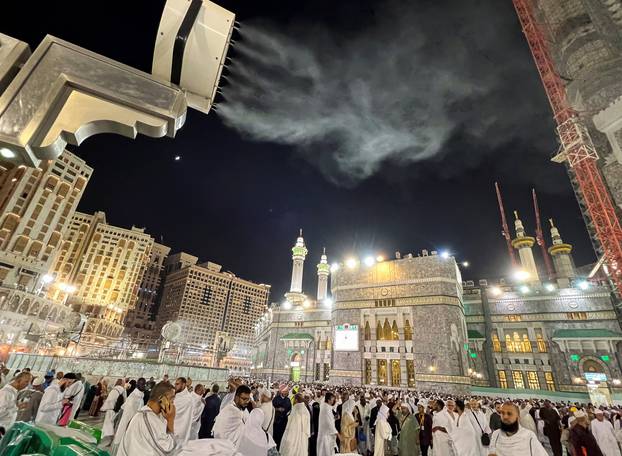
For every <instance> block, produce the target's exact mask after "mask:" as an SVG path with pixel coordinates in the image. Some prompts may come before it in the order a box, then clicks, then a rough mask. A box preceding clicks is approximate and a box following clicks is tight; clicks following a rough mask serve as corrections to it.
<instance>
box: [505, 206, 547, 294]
mask: <svg viewBox="0 0 622 456" xmlns="http://www.w3.org/2000/svg"><path fill="white" fill-rule="evenodd" d="M514 216H515V217H516V220H515V221H514V228H515V229H516V239H513V240H512V247H514V248H515V249H516V250H518V256H519V257H520V262H521V265H522V267H523V270H524V271H525V272H527V273H528V274H529V277H528V278H527V280H526V281H527V282H538V281H539V280H540V277H539V276H538V268H537V267H536V262H535V260H534V259H533V252H532V251H531V248H532V247H533V245H534V244H535V242H536V240H535V238H532V237H530V236H525V228H524V227H523V222H522V221H521V219H519V218H518V212H517V211H514Z"/></svg>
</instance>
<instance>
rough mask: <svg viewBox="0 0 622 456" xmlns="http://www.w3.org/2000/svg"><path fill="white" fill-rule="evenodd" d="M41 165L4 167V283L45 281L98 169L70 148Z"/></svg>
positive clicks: (0, 190) (0, 191)
mask: <svg viewBox="0 0 622 456" xmlns="http://www.w3.org/2000/svg"><path fill="white" fill-rule="evenodd" d="M41 166H42V167H41V168H26V167H25V166H18V167H5V166H2V165H0V281H1V282H2V283H3V285H7V286H16V287H17V288H20V289H25V290H28V291H34V290H37V289H40V288H41V286H42V285H43V283H42V279H43V276H44V275H45V274H46V273H47V272H48V270H49V268H50V265H51V263H52V261H53V260H54V256H55V254H56V252H57V250H58V248H59V247H60V245H61V244H62V242H63V240H64V237H65V232H66V230H67V228H68V227H69V224H70V222H71V218H72V217H73V215H74V212H75V211H76V208H77V206H78V202H79V201H80V198H81V197H82V194H83V193H84V189H85V187H86V184H87V183H88V181H89V179H90V177H91V174H92V172H93V169H92V168H90V167H89V166H87V165H86V163H85V162H84V161H83V160H81V159H80V158H78V157H76V156H75V155H73V154H72V153H70V152H68V151H64V152H63V153H62V154H61V155H60V156H59V157H58V158H57V159H55V160H48V161H44V162H42V163H41Z"/></svg>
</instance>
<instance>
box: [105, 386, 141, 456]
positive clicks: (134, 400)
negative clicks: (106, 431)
mask: <svg viewBox="0 0 622 456" xmlns="http://www.w3.org/2000/svg"><path fill="white" fill-rule="evenodd" d="M145 386H146V381H145V379H144V378H142V377H141V378H139V379H138V380H137V381H136V388H134V391H132V392H131V393H130V395H129V396H128V397H127V400H126V401H125V403H124V404H123V406H122V407H121V411H120V412H119V413H122V415H121V420H120V421H119V425H118V426H117V432H116V433H115V435H114V440H113V442H112V443H113V448H114V449H116V448H118V446H119V445H120V444H121V441H122V440H123V436H125V431H126V430H127V427H128V426H129V424H130V421H132V418H134V415H136V412H138V411H139V410H140V409H141V408H142V407H143V406H144V405H145V404H144V400H143V398H144V396H145V393H144V391H145ZM113 454H114V450H113Z"/></svg>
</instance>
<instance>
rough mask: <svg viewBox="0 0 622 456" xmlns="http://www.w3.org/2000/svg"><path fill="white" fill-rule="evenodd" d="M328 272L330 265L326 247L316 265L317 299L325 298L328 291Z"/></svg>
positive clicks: (320, 300) (322, 299) (319, 300)
mask: <svg viewBox="0 0 622 456" xmlns="http://www.w3.org/2000/svg"><path fill="white" fill-rule="evenodd" d="M329 274H330V266H329V265H328V258H327V257H326V248H324V251H323V253H322V257H321V258H320V263H319V264H318V265H317V300H318V302H322V301H324V300H325V299H326V298H327V293H328V275H329Z"/></svg>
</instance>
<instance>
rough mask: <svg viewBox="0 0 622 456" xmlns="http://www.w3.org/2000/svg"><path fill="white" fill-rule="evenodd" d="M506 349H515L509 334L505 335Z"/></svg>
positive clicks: (510, 350) (511, 350)
mask: <svg viewBox="0 0 622 456" xmlns="http://www.w3.org/2000/svg"><path fill="white" fill-rule="evenodd" d="M505 349H506V350H507V351H509V352H513V351H514V344H512V338H511V337H510V335H509V334H506V335H505Z"/></svg>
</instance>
